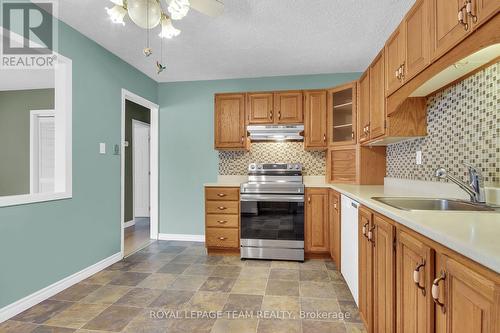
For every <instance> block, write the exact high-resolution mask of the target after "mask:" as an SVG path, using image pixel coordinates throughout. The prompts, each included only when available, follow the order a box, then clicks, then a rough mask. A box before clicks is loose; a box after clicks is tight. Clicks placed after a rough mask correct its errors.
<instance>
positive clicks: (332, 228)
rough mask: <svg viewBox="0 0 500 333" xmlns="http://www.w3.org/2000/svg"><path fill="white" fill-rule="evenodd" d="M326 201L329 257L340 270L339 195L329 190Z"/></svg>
mask: <svg viewBox="0 0 500 333" xmlns="http://www.w3.org/2000/svg"><path fill="white" fill-rule="evenodd" d="M328 199H329V201H330V207H329V214H330V221H329V226H328V230H329V243H330V257H331V258H332V260H333V261H334V262H335V264H336V265H337V268H338V269H340V193H338V192H337V191H334V190H332V189H330V190H329V192H328Z"/></svg>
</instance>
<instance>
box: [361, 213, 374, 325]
mask: <svg viewBox="0 0 500 333" xmlns="http://www.w3.org/2000/svg"><path fill="white" fill-rule="evenodd" d="M358 218H359V220H358V221H359V223H358V248H359V254H358V255H359V263H358V265H359V277H358V278H359V314H360V316H361V319H362V320H363V322H364V324H365V326H366V329H367V331H368V332H373V245H372V242H371V241H370V240H369V239H368V236H367V235H368V232H369V230H370V229H371V228H373V220H372V213H371V212H370V211H369V210H367V209H366V208H364V207H362V206H361V207H359V217H358Z"/></svg>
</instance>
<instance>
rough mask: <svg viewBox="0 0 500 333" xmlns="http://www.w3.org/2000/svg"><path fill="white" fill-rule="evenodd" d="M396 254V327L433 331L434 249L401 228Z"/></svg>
mask: <svg viewBox="0 0 500 333" xmlns="http://www.w3.org/2000/svg"><path fill="white" fill-rule="evenodd" d="M396 257H397V263H396V304H397V305H396V317H397V320H396V325H397V329H396V330H397V331H398V332H415V333H430V332H432V330H433V327H434V326H433V324H434V317H433V313H434V312H433V310H434V305H433V301H432V297H431V282H432V280H431V279H432V277H433V276H434V257H433V252H432V250H431V248H430V247H428V246H427V245H426V244H424V243H422V242H421V241H419V240H417V239H416V238H415V237H413V236H411V235H410V234H408V233H406V232H403V231H399V232H398V237H397V256H396ZM416 278H417V280H418V284H417V283H416V282H415V281H416Z"/></svg>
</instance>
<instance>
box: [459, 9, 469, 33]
mask: <svg viewBox="0 0 500 333" xmlns="http://www.w3.org/2000/svg"><path fill="white" fill-rule="evenodd" d="M466 8H467V5H464V6H463V7H462V8H460V9H459V11H458V14H457V19H458V23H460V24H461V25H462V26H463V27H464V29H465V31H467V30H469V24H468V23H467V22H465V16H464V9H465V10H466Z"/></svg>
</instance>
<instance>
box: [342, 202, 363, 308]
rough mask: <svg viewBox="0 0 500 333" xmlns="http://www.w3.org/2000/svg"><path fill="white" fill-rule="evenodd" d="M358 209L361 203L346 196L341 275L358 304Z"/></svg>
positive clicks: (343, 209) (343, 205)
mask: <svg viewBox="0 0 500 333" xmlns="http://www.w3.org/2000/svg"><path fill="white" fill-rule="evenodd" d="M358 207H359V203H358V202H356V201H354V200H352V199H351V198H349V197H346V196H345V195H342V197H341V210H340V212H341V213H340V214H341V215H340V258H341V260H340V273H342V276H343V277H344V280H345V281H346V282H347V286H348V287H349V289H350V290H351V293H352V296H353V297H354V300H355V301H356V304H357V305H358V306H359V304H358V301H359V299H358V275H359V271H358V259H359V258H358Z"/></svg>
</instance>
